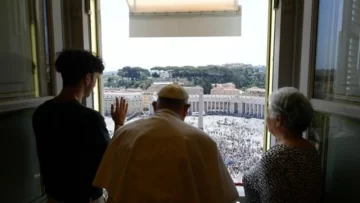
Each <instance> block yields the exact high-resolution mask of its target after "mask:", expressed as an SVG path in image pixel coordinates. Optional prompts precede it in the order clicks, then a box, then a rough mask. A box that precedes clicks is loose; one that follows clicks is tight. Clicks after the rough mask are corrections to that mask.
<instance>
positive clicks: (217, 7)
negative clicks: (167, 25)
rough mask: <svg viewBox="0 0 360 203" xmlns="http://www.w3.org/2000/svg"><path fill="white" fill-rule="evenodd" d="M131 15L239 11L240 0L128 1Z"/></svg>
mask: <svg viewBox="0 0 360 203" xmlns="http://www.w3.org/2000/svg"><path fill="white" fill-rule="evenodd" d="M127 3H128V5H129V10H130V13H174V12H214V11H215V12H216V11H238V10H239V3H238V0H127Z"/></svg>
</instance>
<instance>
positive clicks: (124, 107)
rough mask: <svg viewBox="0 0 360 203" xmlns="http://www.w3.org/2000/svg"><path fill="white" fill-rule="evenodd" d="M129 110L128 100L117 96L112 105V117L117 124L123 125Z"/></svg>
mask: <svg viewBox="0 0 360 203" xmlns="http://www.w3.org/2000/svg"><path fill="white" fill-rule="evenodd" d="M127 111H128V103H127V102H126V100H125V99H124V98H123V97H121V98H120V99H119V98H118V97H116V102H115V104H112V105H111V117H112V119H113V121H114V122H115V126H117V125H118V126H119V125H120V126H123V125H124V123H125V119H126V114H127Z"/></svg>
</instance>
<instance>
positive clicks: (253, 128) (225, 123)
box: [187, 116, 264, 180]
mask: <svg viewBox="0 0 360 203" xmlns="http://www.w3.org/2000/svg"><path fill="white" fill-rule="evenodd" d="M215 118H218V119H213V120H211V121H210V122H204V131H205V132H206V133H207V134H208V135H210V136H211V137H212V138H213V139H214V140H215V141H216V143H217V145H218V149H219V151H220V153H221V156H222V158H223V160H224V161H225V164H226V165H227V167H228V170H229V172H230V174H231V176H232V177H233V178H234V179H237V180H241V177H242V175H243V173H244V172H245V171H246V170H248V169H249V168H250V167H252V166H254V165H255V163H257V162H258V161H259V160H260V157H261V154H263V152H264V151H263V144H262V143H263V137H264V136H263V135H264V131H263V124H264V123H263V121H261V123H262V125H261V126H259V125H258V122H254V120H253V119H238V118H234V117H233V118H232V117H223V116H221V117H220V116H219V117H217V116H216V117H215ZM229 118H230V119H229ZM187 122H188V123H189V124H191V125H194V126H197V118H196V117H190V118H189V119H187Z"/></svg>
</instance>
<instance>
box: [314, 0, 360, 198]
mask: <svg viewBox="0 0 360 203" xmlns="http://www.w3.org/2000/svg"><path fill="white" fill-rule="evenodd" d="M316 8H317V9H316V10H317V12H316V15H315V18H317V22H318V24H317V36H315V37H317V38H316V39H317V41H316V46H315V47H316V51H315V64H314V71H313V73H312V74H313V76H314V77H313V79H314V81H313V83H312V84H311V87H310V88H311V89H312V90H313V92H312V99H311V101H312V103H313V106H314V108H315V110H316V111H317V113H316V117H315V119H314V122H313V126H312V129H310V131H309V133H308V136H309V140H310V141H312V142H313V143H314V144H315V146H316V147H317V148H318V149H319V152H320V154H321V156H322V161H323V170H324V184H323V185H324V200H323V201H324V202H357V201H359V197H358V194H357V193H356V192H355V191H357V190H356V189H355V188H357V182H359V181H360V180H359V178H357V177H358V175H357V174H358V171H359V169H360V157H359V156H358V155H359V154H360V151H359V148H358V143H359V141H360V137H359V132H360V126H359V121H360V120H359V118H360V116H359V115H360V99H359V98H360V97H359V96H360V77H359V76H360V57H359V56H360V48H359V47H360V46H359V45H360V44H359V42H360V40H359V39H360V35H359V33H360V24H359V23H360V19H359V14H360V13H359V8H360V1H358V0H349V1H348V0H319V1H318V5H316Z"/></svg>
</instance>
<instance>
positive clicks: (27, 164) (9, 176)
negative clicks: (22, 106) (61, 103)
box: [0, 109, 41, 203]
mask: <svg viewBox="0 0 360 203" xmlns="http://www.w3.org/2000/svg"><path fill="white" fill-rule="evenodd" d="M33 112H34V109H26V110H21V111H15V112H9V113H2V114H0V163H1V167H0V202H4V203H5V202H8V203H27V202H31V201H33V200H35V199H36V198H37V197H39V196H41V184H40V175H39V174H40V172H39V167H38V160H37V155H36V145H35V137H34V134H33V130H32V124H31V120H32V114H33Z"/></svg>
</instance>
